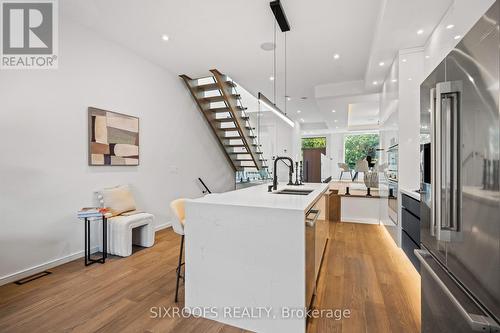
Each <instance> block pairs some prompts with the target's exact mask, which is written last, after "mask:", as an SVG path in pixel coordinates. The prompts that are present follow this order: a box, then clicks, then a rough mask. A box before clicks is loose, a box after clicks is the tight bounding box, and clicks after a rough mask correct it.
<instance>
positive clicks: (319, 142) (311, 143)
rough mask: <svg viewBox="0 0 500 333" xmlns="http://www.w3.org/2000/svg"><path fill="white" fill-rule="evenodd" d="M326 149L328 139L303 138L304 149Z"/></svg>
mask: <svg viewBox="0 0 500 333" xmlns="http://www.w3.org/2000/svg"><path fill="white" fill-rule="evenodd" d="M308 148H326V138H325V137H319V138H302V149H308Z"/></svg>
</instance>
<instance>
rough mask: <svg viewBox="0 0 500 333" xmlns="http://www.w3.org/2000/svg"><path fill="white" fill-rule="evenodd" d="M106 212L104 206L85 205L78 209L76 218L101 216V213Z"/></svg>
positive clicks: (104, 213)
mask: <svg viewBox="0 0 500 333" xmlns="http://www.w3.org/2000/svg"><path fill="white" fill-rule="evenodd" d="M107 212H108V210H107V209H106V208H99V207H85V208H82V209H80V210H79V211H78V218H79V219H84V218H92V217H102V216H103V215H106V213H107Z"/></svg>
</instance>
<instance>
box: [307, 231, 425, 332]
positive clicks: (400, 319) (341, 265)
mask: <svg viewBox="0 0 500 333" xmlns="http://www.w3.org/2000/svg"><path fill="white" fill-rule="evenodd" d="M330 231H331V238H330V240H329V242H328V245H327V248H326V251H325V257H324V261H323V266H322V268H321V272H320V276H319V281H318V289H317V296H316V299H315V301H314V305H313V307H314V308H315V309H341V310H346V309H347V310H349V311H350V314H351V315H350V318H344V319H342V320H334V319H330V318H319V319H311V320H310V321H309V325H308V333H324V332H356V333H358V332H376V333H378V332H398V333H399V332H406V333H411V332H416V333H417V332H420V275H419V274H418V272H417V271H416V270H415V269H414V268H413V266H412V264H411V263H410V261H409V260H408V259H407V258H406V256H405V255H404V253H403V252H402V251H401V249H399V248H397V246H396V245H395V244H394V242H393V241H392V239H391V238H390V236H389V235H388V234H387V232H386V231H385V229H384V228H383V227H382V226H379V225H369V224H358V223H335V224H333V226H332V228H331V230H330Z"/></svg>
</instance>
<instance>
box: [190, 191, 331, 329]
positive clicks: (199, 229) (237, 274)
mask: <svg viewBox="0 0 500 333" xmlns="http://www.w3.org/2000/svg"><path fill="white" fill-rule="evenodd" d="M287 189H291V190H301V191H302V190H303V191H306V192H310V193H308V194H305V193H302V195H299V194H297V193H293V192H292V193H290V192H287V191H283V190H287ZM327 189H328V184H304V185H303V186H287V185H285V184H279V186H278V189H277V191H273V192H272V193H270V192H268V191H267V190H268V189H267V185H260V186H254V187H251V188H245V189H241V190H237V191H231V192H226V193H221V194H210V195H207V196H205V197H203V198H200V199H195V200H187V202H186V226H185V233H186V248H185V256H186V264H185V269H186V274H185V275H186V278H185V306H186V308H187V310H188V311H190V312H191V313H192V314H193V315H201V316H203V317H205V318H208V319H212V320H216V321H219V322H222V323H225V324H229V325H232V326H236V327H240V328H243V329H247V330H250V331H254V332H263V333H265V332H273V333H279V332H288V333H295V332H297V333H304V332H305V331H306V317H305V313H304V310H305V309H306V308H307V307H308V306H309V302H310V298H311V294H312V292H313V289H314V284H315V281H316V277H317V274H318V272H319V266H320V263H321V256H322V255H323V251H324V247H325V245H326V238H327V236H328V223H329V222H328V221H327V220H326V219H325V217H324V216H325V211H324V203H325V197H324V196H325V192H326V191H327ZM279 192H282V193H279ZM285 193H288V194H285ZM306 294H307V296H306Z"/></svg>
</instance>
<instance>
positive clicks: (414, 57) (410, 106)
mask: <svg viewBox="0 0 500 333" xmlns="http://www.w3.org/2000/svg"><path fill="white" fill-rule="evenodd" d="M398 61H399V79H398V81H399V111H398V113H399V170H398V177H399V179H398V180H399V187H400V188H404V189H407V190H409V191H412V190H416V189H418V188H420V83H421V82H422V80H423V79H424V77H423V74H424V73H423V70H424V54H423V50H422V49H408V50H401V51H399V57H398Z"/></svg>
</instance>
